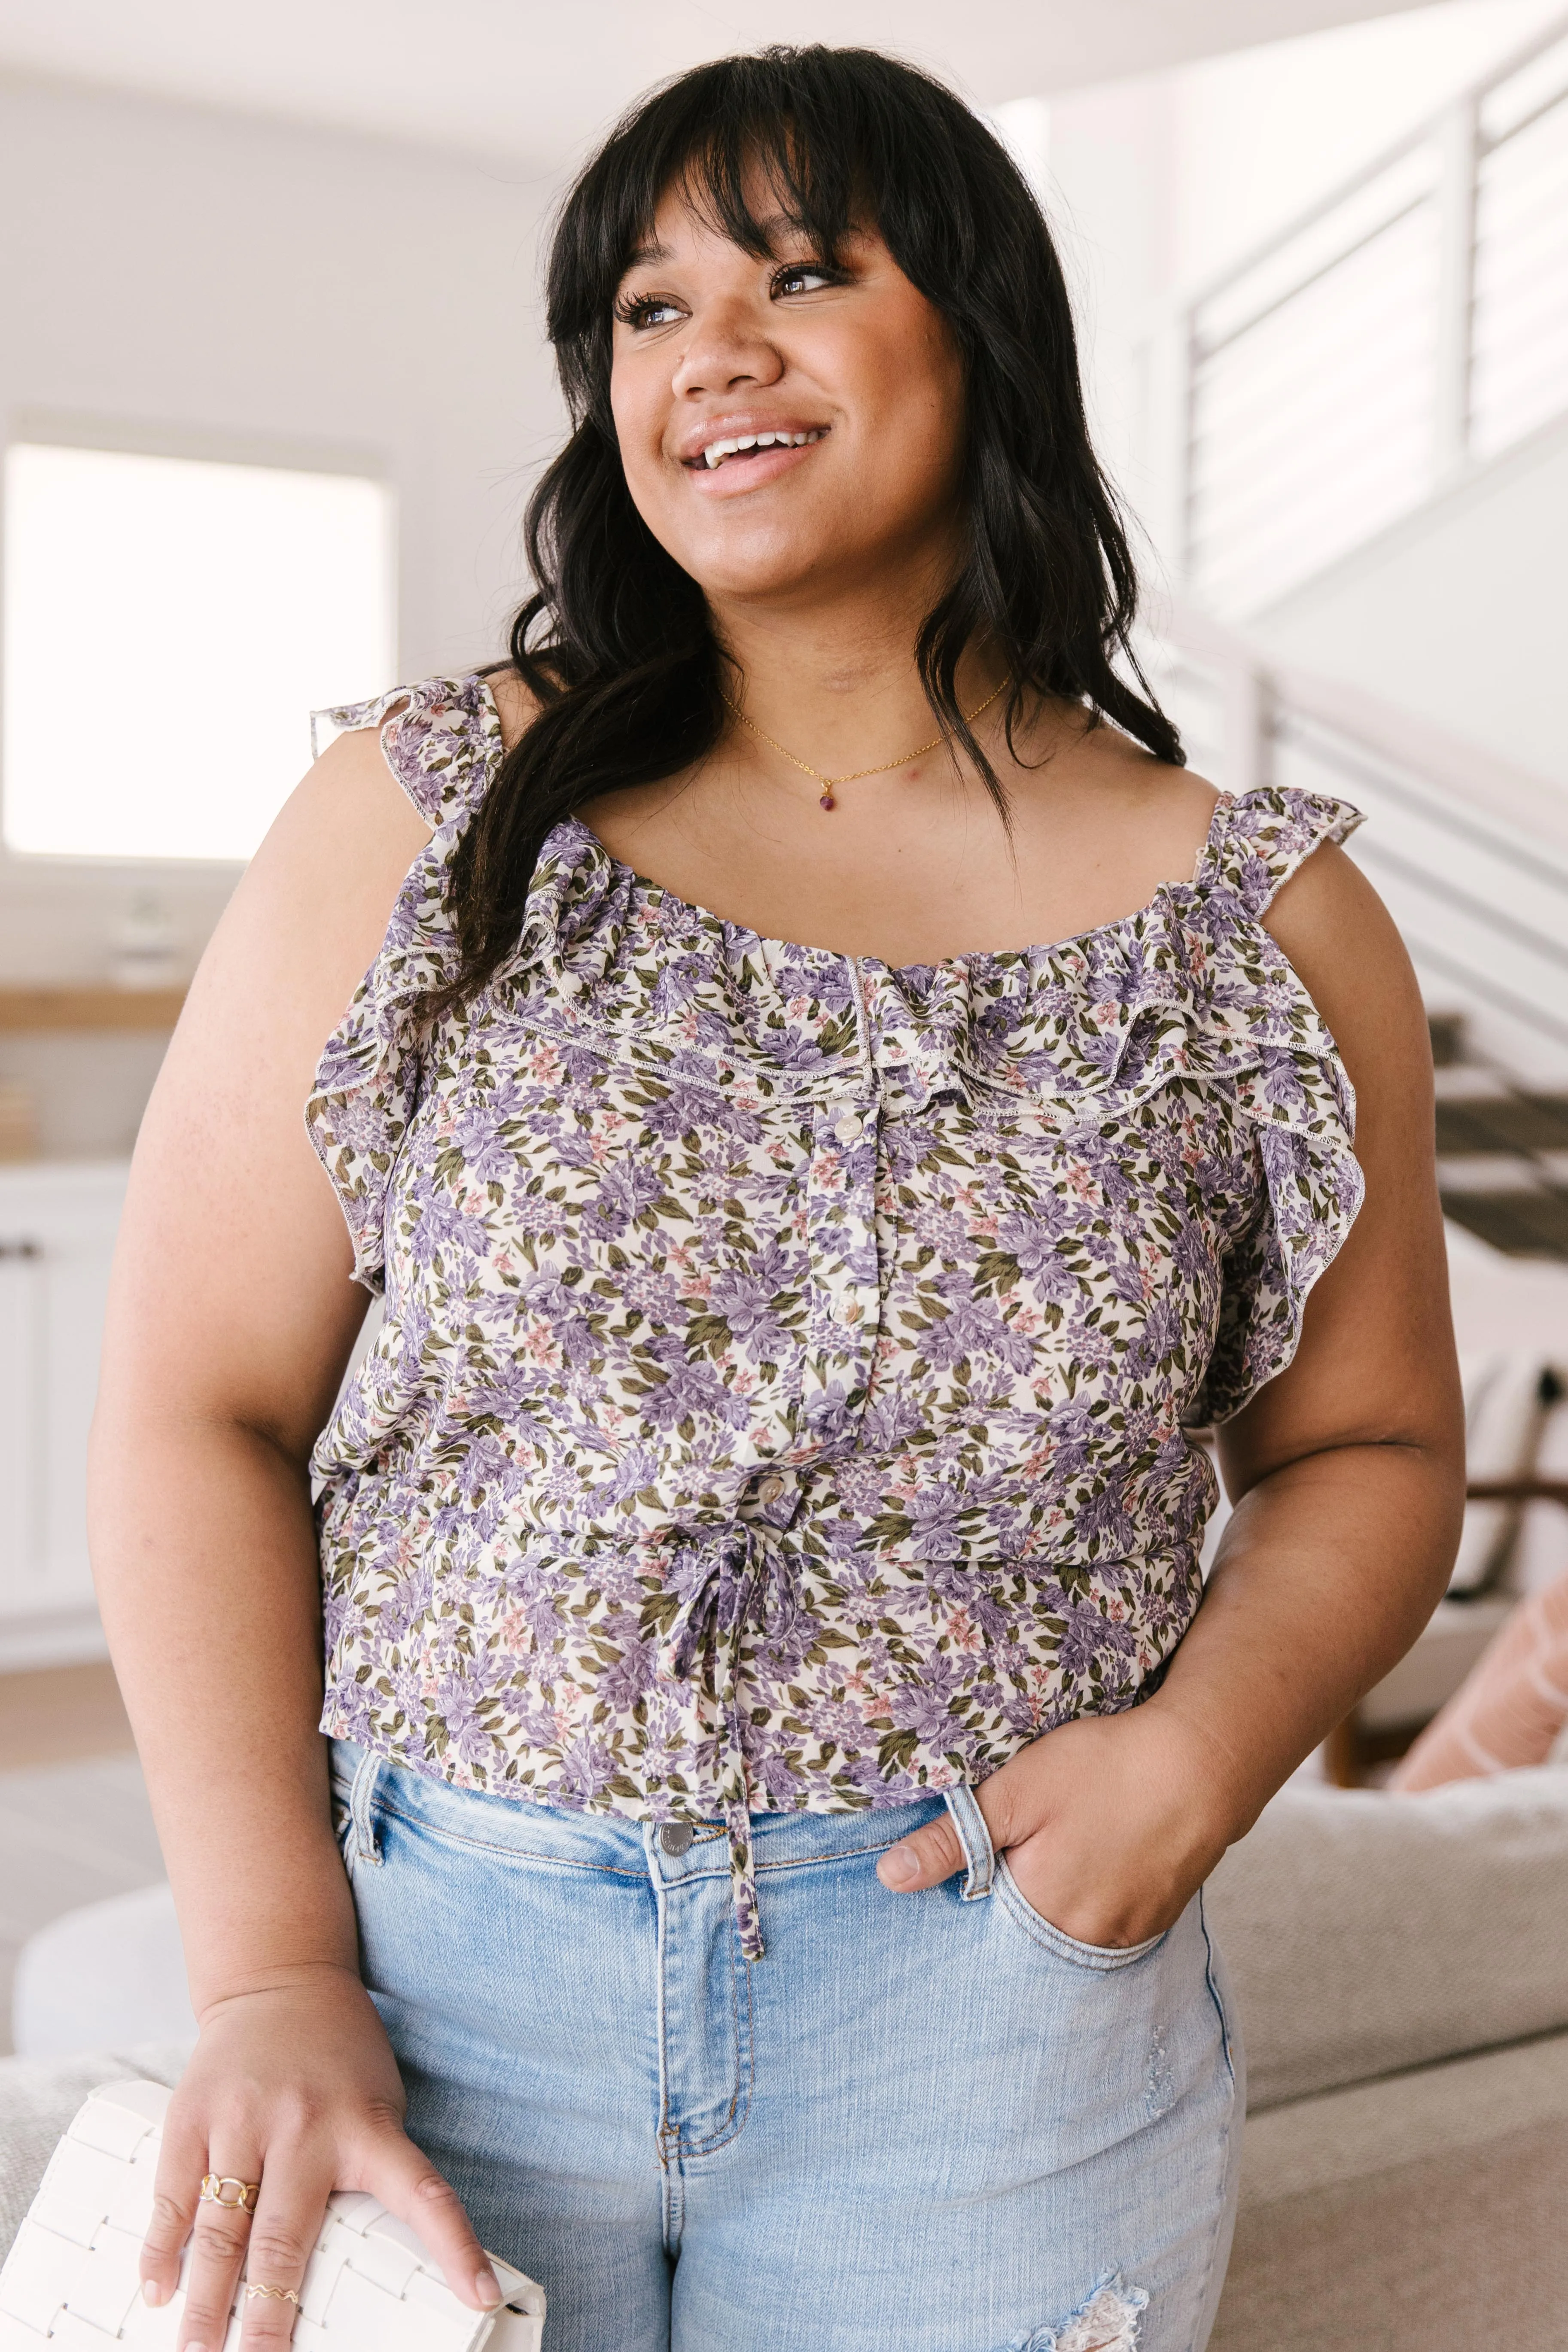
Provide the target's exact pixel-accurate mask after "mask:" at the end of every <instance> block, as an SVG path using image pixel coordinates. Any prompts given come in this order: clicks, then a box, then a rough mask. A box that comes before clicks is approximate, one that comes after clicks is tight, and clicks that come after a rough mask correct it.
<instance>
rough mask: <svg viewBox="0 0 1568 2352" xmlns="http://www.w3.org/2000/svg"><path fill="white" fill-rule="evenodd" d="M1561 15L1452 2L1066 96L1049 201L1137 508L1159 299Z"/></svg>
mask: <svg viewBox="0 0 1568 2352" xmlns="http://www.w3.org/2000/svg"><path fill="white" fill-rule="evenodd" d="M1562 13H1563V0H1447V5H1440V6H1436V7H1426V8H1417V9H1414V10H1411V11H1408V12H1405V13H1404V14H1400V15H1397V16H1384V17H1381V18H1378V19H1376V20H1374V21H1373V22H1371V23H1365V24H1355V25H1348V26H1339V27H1337V28H1334V29H1331V30H1328V31H1323V32H1317V33H1310V34H1306V35H1303V36H1300V37H1297V38H1294V39H1289V40H1277V41H1272V42H1268V43H1266V44H1265V45H1263V46H1261V47H1250V48H1247V49H1245V50H1238V51H1236V52H1234V53H1233V54H1231V55H1229V56H1225V57H1215V58H1206V59H1204V60H1202V61H1201V62H1198V63H1194V64H1192V65H1186V66H1182V67H1179V68H1175V69H1174V70H1173V71H1171V72H1169V73H1165V74H1160V75H1152V76H1147V77H1142V78H1139V79H1130V80H1124V81H1116V82H1106V83H1102V84H1100V86H1098V87H1096V88H1092V89H1079V90H1070V91H1068V92H1065V93H1059V94H1058V95H1056V96H1053V97H1052V99H1051V100H1050V101H1049V159H1050V160H1049V173H1048V180H1047V202H1048V207H1049V210H1050V213H1051V216H1052V219H1053V223H1054V225H1055V226H1056V228H1057V230H1058V237H1059V241H1060V243H1061V245H1062V248H1063V253H1064V257H1065V259H1066V261H1067V264H1068V269H1069V272H1070V274H1071V275H1072V278H1073V279H1074V282H1075V288H1076V290H1077V292H1078V295H1079V315H1080V319H1081V320H1082V321H1083V323H1084V338H1085V343H1086V347H1087V348H1088V350H1089V353H1090V358H1091V366H1090V390H1091V399H1092V404H1093V409H1094V415H1095V417H1096V421H1097V425H1098V428H1099V431H1100V437H1101V440H1102V442H1103V445H1104V447H1105V451H1106V455H1107V457H1108V458H1109V460H1110V465H1111V467H1112V470H1113V471H1114V472H1115V473H1116V475H1117V476H1118V478H1119V479H1120V480H1121V483H1122V485H1123V487H1124V488H1125V490H1126V493H1127V495H1128V497H1129V498H1130V499H1131V502H1132V504H1133V506H1134V508H1137V507H1138V506H1139V505H1140V504H1141V503H1142V502H1144V501H1149V502H1150V504H1151V506H1152V498H1153V492H1154V488H1155V481H1154V475H1155V473H1156V471H1157V464H1156V463H1155V462H1154V461H1153V460H1152V453H1151V450H1150V448H1149V446H1148V445H1147V441H1146V436H1145V419H1144V416H1143V413H1142V383H1141V381H1140V376H1139V369H1138V362H1137V356H1136V354H1137V349H1138V346H1139V344H1140V342H1141V341H1142V338H1143V337H1144V335H1145V334H1146V333H1147V331H1148V330H1149V328H1150V326H1151V325H1152V323H1153V321H1154V320H1155V318H1156V317H1157V316H1158V315H1159V314H1160V312H1161V310H1162V309H1163V307H1164V306H1166V305H1167V304H1168V303H1169V302H1170V300H1171V299H1172V298H1173V296H1174V295H1175V294H1176V293H1177V291H1178V290H1179V289H1185V288H1188V287H1190V286H1192V285H1193V284H1194V283H1195V282H1196V281H1197V280H1200V279H1202V278H1206V277H1207V276H1209V275H1210V274H1211V273H1213V272H1214V271H1215V270H1216V269H1218V268H1222V267H1224V266H1225V265H1226V263H1227V262H1229V261H1231V260H1233V259H1235V258H1237V257H1238V256H1239V255H1240V254H1242V253H1243V252H1245V251H1246V250H1247V248H1248V247H1251V246H1252V245H1254V244H1256V243H1257V242H1258V240H1259V239H1261V238H1263V237H1266V236H1268V234H1269V233H1270V232H1271V231H1272V230H1273V229H1275V228H1277V227H1279V226H1282V225H1283V224H1284V223H1286V222H1287V221H1289V219H1290V218H1291V217H1292V216H1293V215H1295V214H1297V213H1298V212H1300V210H1301V209H1302V208H1303V207H1304V206H1305V205H1309V204H1310V203H1311V202H1312V201H1313V200H1314V199H1315V198H1317V197H1318V196H1320V195H1322V194H1326V193H1328V192H1329V191H1330V190H1331V189H1332V188H1333V187H1334V186H1335V185H1336V184H1338V183H1339V182H1340V181H1341V180H1342V179H1343V178H1344V177H1345V175H1346V174H1347V173H1350V172H1352V171H1353V170H1355V169H1356V168H1357V167H1358V166H1359V165H1360V164H1362V163H1365V162H1367V161H1370V160H1371V158H1372V157H1373V156H1374V155H1375V154H1376V153H1377V152H1379V151H1380V150H1381V149H1382V148H1384V147H1385V146H1387V145H1388V144H1390V143H1391V142H1393V141H1394V139H1396V138H1397V137H1398V136H1399V135H1400V134H1401V133H1402V132H1403V131H1405V130H1407V129H1408V128H1410V127H1411V126H1412V125H1414V124H1415V122H1417V121H1419V120H1420V119H1421V118H1422V117H1423V116H1425V115H1427V114H1430V113H1432V112H1434V111H1435V110H1436V109H1437V108H1438V107H1439V106H1441V105H1442V104H1443V103H1444V101H1445V100H1447V98H1449V97H1450V96H1451V95H1453V93H1454V92H1456V91H1457V90H1458V89H1461V88H1462V87H1463V86H1464V85H1465V83H1466V82H1467V81H1468V80H1469V79H1472V78H1473V77H1474V76H1475V75H1476V74H1478V73H1479V72H1481V71H1483V70H1484V69H1485V68H1487V67H1488V66H1489V64H1491V63H1493V62H1494V61H1499V60H1500V59H1501V58H1504V57H1505V56H1506V55H1507V53H1508V52H1509V51H1510V49H1511V48H1512V47H1516V46H1518V45H1519V44H1520V43H1521V42H1522V41H1524V40H1525V39H1527V38H1528V37H1529V36H1530V35H1531V33H1532V32H1533V31H1534V30H1535V29H1536V28H1537V27H1538V26H1541V25H1542V24H1544V23H1546V22H1548V21H1550V20H1551V19H1552V18H1553V17H1555V16H1560V15H1561V14H1562Z"/></svg>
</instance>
